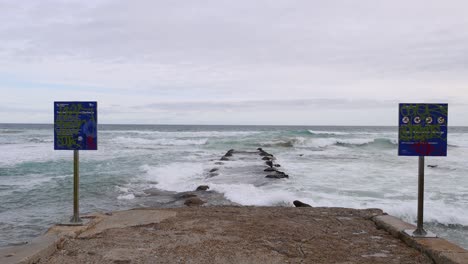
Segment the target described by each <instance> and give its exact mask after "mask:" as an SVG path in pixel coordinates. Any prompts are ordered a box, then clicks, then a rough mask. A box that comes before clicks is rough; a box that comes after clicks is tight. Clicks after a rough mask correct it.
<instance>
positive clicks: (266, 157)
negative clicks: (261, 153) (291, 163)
mask: <svg viewBox="0 0 468 264" xmlns="http://www.w3.org/2000/svg"><path fill="white" fill-rule="evenodd" d="M271 159H272V158H271V156H265V157H263V158H262V160H271Z"/></svg>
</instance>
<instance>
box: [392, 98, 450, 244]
mask: <svg viewBox="0 0 468 264" xmlns="http://www.w3.org/2000/svg"><path fill="white" fill-rule="evenodd" d="M399 110H400V111H399V120H400V121H399V133H398V155H399V156H418V157H419V168H418V216H417V217H418V219H417V227H416V230H405V233H406V234H407V235H409V236H412V237H436V235H434V234H433V233H431V232H428V231H426V230H424V226H423V225H424V168H425V166H424V159H425V156H447V117H448V105H447V104H400V107H399Z"/></svg>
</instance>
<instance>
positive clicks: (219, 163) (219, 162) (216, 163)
mask: <svg viewBox="0 0 468 264" xmlns="http://www.w3.org/2000/svg"><path fill="white" fill-rule="evenodd" d="M215 165H224V163H223V162H221V161H217V162H215Z"/></svg>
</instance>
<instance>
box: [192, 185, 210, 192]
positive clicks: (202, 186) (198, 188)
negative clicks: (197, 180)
mask: <svg viewBox="0 0 468 264" xmlns="http://www.w3.org/2000/svg"><path fill="white" fill-rule="evenodd" d="M209 188H210V186H208V185H200V186H198V187H197V189H196V190H195V191H206V190H208V189H209Z"/></svg>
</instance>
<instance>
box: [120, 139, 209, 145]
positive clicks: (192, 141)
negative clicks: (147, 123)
mask: <svg viewBox="0 0 468 264" xmlns="http://www.w3.org/2000/svg"><path fill="white" fill-rule="evenodd" d="M114 140H115V141H117V142H119V143H126V144H139V145H160V146H189V145H205V144H206V143H207V142H208V139H207V138H201V139H177V138H158V139H147V138H133V137H116V138H115V139H114Z"/></svg>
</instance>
